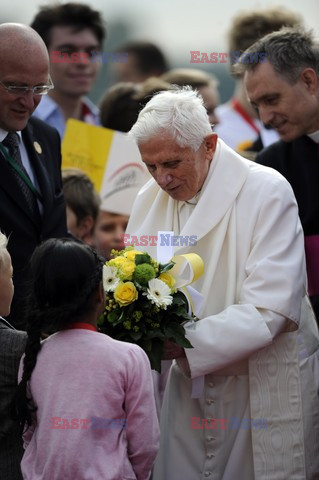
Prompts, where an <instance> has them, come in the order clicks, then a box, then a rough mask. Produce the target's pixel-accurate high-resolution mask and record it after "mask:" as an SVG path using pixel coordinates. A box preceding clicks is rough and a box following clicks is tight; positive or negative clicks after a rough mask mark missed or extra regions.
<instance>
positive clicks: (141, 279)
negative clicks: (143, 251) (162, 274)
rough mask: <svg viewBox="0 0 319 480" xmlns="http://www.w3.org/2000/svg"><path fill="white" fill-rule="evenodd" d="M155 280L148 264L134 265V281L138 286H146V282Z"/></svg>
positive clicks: (151, 268) (153, 272)
mask: <svg viewBox="0 0 319 480" xmlns="http://www.w3.org/2000/svg"><path fill="white" fill-rule="evenodd" d="M152 278H155V270H154V267H152V265H150V264H149V263H141V264H140V265H136V268H135V272H134V280H135V281H136V282H137V283H139V284H140V285H143V286H145V287H146V286H147V285H148V282H149V281H150V280H152Z"/></svg>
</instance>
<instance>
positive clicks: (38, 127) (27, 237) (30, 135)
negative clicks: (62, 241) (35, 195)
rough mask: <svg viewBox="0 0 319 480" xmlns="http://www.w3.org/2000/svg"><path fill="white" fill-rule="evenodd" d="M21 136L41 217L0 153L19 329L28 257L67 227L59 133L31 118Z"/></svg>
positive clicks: (1, 202) (0, 221)
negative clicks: (36, 188)
mask: <svg viewBox="0 0 319 480" xmlns="http://www.w3.org/2000/svg"><path fill="white" fill-rule="evenodd" d="M22 137H23V140H24V143H25V146H26V149H27V152H28V155H29V159H30V163H31V165H32V168H33V171H34V173H35V175H36V178H37V181H38V184H39V188H40V191H41V194H42V196H43V217H42V219H40V218H37V217H33V216H32V214H31V213H30V212H29V210H28V208H27V205H26V201H25V199H24V196H23V194H22V192H21V191H20V188H19V185H18V183H17V181H16V178H15V176H14V175H13V173H12V167H10V165H9V164H8V163H7V162H6V160H5V159H4V158H3V157H2V155H1V154H0V229H1V230H2V232H4V233H5V234H6V235H7V236H8V237H10V238H9V243H8V251H9V253H10V255H11V257H12V264H13V275H14V285H15V295H14V300H13V305H12V313H11V315H10V322H11V323H12V324H13V325H14V326H16V327H19V328H22V329H23V328H24V325H23V323H22V321H21V319H22V303H21V302H22V299H23V297H24V294H25V288H24V285H23V284H24V281H25V278H26V277H25V275H26V273H25V272H26V266H27V264H28V260H29V258H30V256H31V255H32V253H33V251H34V249H35V247H36V246H37V245H38V244H39V243H41V241H43V240H45V239H47V238H52V237H62V236H66V235H67V228H66V210H65V201H64V196H63V192H62V181H61V153H60V137H59V134H58V132H57V131H56V130H55V129H54V128H52V127H50V126H48V125H47V124H45V123H44V122H42V121H41V120H39V119H37V118H34V117H32V118H31V119H30V120H29V122H28V125H27V127H26V128H25V129H24V130H23V131H22ZM34 142H37V143H38V144H39V145H40V148H41V153H39V148H38V151H37V150H36V149H35V146H34Z"/></svg>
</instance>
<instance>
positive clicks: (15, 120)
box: [0, 23, 67, 329]
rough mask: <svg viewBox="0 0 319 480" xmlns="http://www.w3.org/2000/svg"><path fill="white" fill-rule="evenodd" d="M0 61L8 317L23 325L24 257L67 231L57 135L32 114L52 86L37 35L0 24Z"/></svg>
mask: <svg viewBox="0 0 319 480" xmlns="http://www.w3.org/2000/svg"><path fill="white" fill-rule="evenodd" d="M0 65H1V73H0V142H1V143H0V229H1V230H2V231H3V232H4V233H5V234H6V235H7V237H9V243H8V251H9V253H10V255H11V258H12V264H13V268H14V277H15V295H14V297H13V305H12V313H11V316H10V320H11V322H12V323H13V324H14V326H18V327H20V328H22V329H23V327H24V323H23V315H22V313H23V309H22V307H21V308H20V307H19V301H21V300H22V299H23V296H24V291H25V289H24V285H25V281H26V275H27V265H28V260H29V258H30V256H31V255H32V253H33V250H34V249H35V247H36V246H37V245H38V244H39V243H41V241H42V240H43V239H46V238H51V237H59V236H65V235H66V232H67V230H66V214H65V202H64V197H63V192H62V182H61V171H60V166H61V153H60V139H59V135H58V133H57V131H56V130H55V129H53V128H52V127H50V126H49V125H46V124H45V123H44V122H42V121H41V120H39V119H37V118H34V117H32V118H30V117H31V115H32V113H33V112H34V110H35V109H36V108H37V106H38V105H39V103H40V101H41V99H42V97H43V95H45V94H47V93H48V92H49V91H50V90H52V88H53V85H52V82H51V79H50V75H49V58H48V52H47V49H46V46H45V44H44V43H43V41H42V39H41V37H40V36H39V35H38V34H37V33H36V32H35V31H34V30H33V29H32V28H30V27H26V26H24V25H20V24H12V23H7V24H2V25H0Z"/></svg>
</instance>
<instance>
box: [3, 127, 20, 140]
mask: <svg viewBox="0 0 319 480" xmlns="http://www.w3.org/2000/svg"><path fill="white" fill-rule="evenodd" d="M8 133H9V132H7V130H3V128H0V142H3V140H4V139H5V138H6V136H7V135H8ZM16 133H17V134H18V137H19V141H20V142H21V141H22V134H21V131H19V132H16Z"/></svg>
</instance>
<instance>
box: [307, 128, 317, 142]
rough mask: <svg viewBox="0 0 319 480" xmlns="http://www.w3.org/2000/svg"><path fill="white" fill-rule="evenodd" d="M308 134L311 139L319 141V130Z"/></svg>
mask: <svg viewBox="0 0 319 480" xmlns="http://www.w3.org/2000/svg"><path fill="white" fill-rule="evenodd" d="M307 136H308V137H309V138H311V140H313V141H314V142H316V143H319V130H317V131H316V132H313V133H308V135H307Z"/></svg>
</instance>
